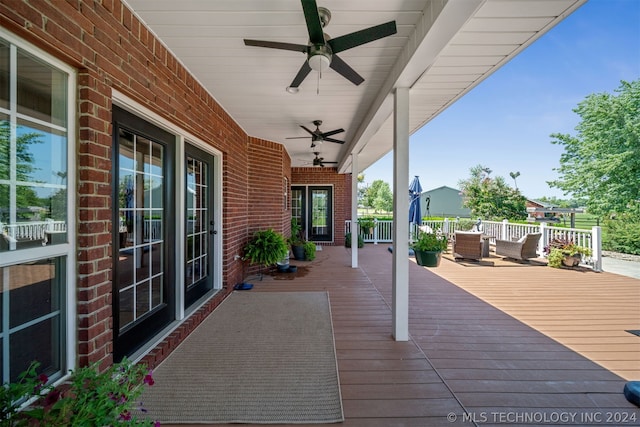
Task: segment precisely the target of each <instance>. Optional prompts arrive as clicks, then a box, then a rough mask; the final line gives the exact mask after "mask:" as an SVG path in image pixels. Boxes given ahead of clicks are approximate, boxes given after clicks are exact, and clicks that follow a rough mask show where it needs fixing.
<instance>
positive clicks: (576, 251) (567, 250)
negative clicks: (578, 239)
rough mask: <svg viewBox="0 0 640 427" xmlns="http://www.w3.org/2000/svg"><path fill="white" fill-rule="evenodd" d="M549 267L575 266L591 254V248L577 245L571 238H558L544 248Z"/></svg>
mask: <svg viewBox="0 0 640 427" xmlns="http://www.w3.org/2000/svg"><path fill="white" fill-rule="evenodd" d="M544 252H545V254H546V255H547V260H548V262H549V267H553V268H560V267H561V266H563V265H564V266H566V267H575V266H577V265H578V264H580V261H582V257H583V256H589V255H591V249H589V248H587V247H584V246H578V245H576V244H575V243H574V242H573V240H571V239H562V238H556V239H553V240H552V241H551V242H549V245H548V246H546V247H545V248H544Z"/></svg>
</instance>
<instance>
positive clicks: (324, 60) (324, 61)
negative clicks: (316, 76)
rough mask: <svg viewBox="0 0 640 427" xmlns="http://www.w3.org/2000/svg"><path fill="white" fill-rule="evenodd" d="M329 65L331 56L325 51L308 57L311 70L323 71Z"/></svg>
mask: <svg viewBox="0 0 640 427" xmlns="http://www.w3.org/2000/svg"><path fill="white" fill-rule="evenodd" d="M329 65H331V57H330V56H329V55H328V54H326V53H324V52H323V53H317V54H315V55H312V56H310V57H309V67H311V69H312V70H314V71H318V72H323V71H325V70H326V69H328V68H329Z"/></svg>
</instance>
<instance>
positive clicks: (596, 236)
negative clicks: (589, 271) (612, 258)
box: [591, 225, 602, 272]
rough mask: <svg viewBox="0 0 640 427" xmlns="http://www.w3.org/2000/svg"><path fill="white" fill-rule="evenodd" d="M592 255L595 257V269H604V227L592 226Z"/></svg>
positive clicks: (599, 270) (598, 270)
mask: <svg viewBox="0 0 640 427" xmlns="http://www.w3.org/2000/svg"><path fill="white" fill-rule="evenodd" d="M591 257H592V258H593V270H594V271H597V272H601V271H602V227H600V226H598V225H596V226H593V227H591Z"/></svg>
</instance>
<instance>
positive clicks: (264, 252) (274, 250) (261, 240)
mask: <svg viewBox="0 0 640 427" xmlns="http://www.w3.org/2000/svg"><path fill="white" fill-rule="evenodd" d="M288 252H289V247H288V246H287V243H286V241H285V238H284V236H283V235H282V234H280V233H278V232H276V231H274V230H273V229H268V230H262V231H256V233H255V234H254V235H253V237H252V238H251V240H250V241H249V243H247V244H246V245H245V247H244V258H245V259H248V260H249V262H251V264H259V265H262V266H265V267H269V266H270V265H274V264H275V263H277V262H278V261H280V260H281V259H282V258H284V257H285V256H286V255H287V253H288Z"/></svg>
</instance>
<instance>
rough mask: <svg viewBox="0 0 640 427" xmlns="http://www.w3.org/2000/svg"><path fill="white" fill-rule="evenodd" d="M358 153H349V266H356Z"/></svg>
mask: <svg viewBox="0 0 640 427" xmlns="http://www.w3.org/2000/svg"><path fill="white" fill-rule="evenodd" d="M358 233H359V230H358V154H356V153H351V268H358Z"/></svg>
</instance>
